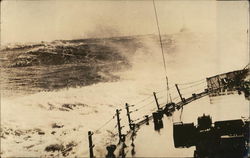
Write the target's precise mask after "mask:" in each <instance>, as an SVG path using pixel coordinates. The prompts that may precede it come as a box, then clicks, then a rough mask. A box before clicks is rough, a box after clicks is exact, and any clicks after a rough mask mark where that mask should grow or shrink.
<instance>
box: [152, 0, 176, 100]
mask: <svg viewBox="0 0 250 158" xmlns="http://www.w3.org/2000/svg"><path fill="white" fill-rule="evenodd" d="M153 5H154V11H155V18H156V24H157V28H158V33H159V41H160V45H161V53H162V59H163V65H164V70H165V75H166V83H167V101H168V97H169V99H170V102H172V98H171V94H170V92H169V86H168V76H167V67H166V60H165V56H164V51H163V45H162V39H161V31H160V27H159V21H158V16H157V11H156V7H155V1H154V0H153Z"/></svg>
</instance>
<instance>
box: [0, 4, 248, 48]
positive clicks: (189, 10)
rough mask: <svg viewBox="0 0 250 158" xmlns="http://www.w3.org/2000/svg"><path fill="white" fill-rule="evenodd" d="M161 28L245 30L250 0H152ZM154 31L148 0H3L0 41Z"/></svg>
mask: <svg viewBox="0 0 250 158" xmlns="http://www.w3.org/2000/svg"><path fill="white" fill-rule="evenodd" d="M155 3H156V8H157V12H158V16H159V23H160V29H161V31H162V33H176V32H178V31H179V30H180V29H181V28H182V27H183V26H185V27H186V28H188V29H189V30H190V31H193V32H205V33H218V32H220V33H236V34H245V33H246V30H247V28H248V2H247V1H241V2H215V1H194V0H190V1H180V0H176V1H174V0H172V1H167V0H165V1H163V0H161V1H157V0H156V1H155ZM151 33H157V26H156V22H155V15H154V9H153V2H152V1H142V0H140V1H86V0H71V1H70V0H63V1H59V0H58V1H57V0H45V1H25V0H22V1H21V0H20V1H11V0H5V1H2V2H1V40H2V41H1V42H2V43H3V44H5V43H13V42H37V41H51V40H56V39H75V38H88V37H108V36H124V35H125V36H126V35H135V34H151Z"/></svg>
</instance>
